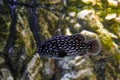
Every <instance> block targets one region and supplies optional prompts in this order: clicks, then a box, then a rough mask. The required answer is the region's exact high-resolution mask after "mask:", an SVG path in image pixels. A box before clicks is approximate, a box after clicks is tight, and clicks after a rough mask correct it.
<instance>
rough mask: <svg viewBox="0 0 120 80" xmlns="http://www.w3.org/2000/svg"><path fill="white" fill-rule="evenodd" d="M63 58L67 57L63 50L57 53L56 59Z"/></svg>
mask: <svg viewBox="0 0 120 80" xmlns="http://www.w3.org/2000/svg"><path fill="white" fill-rule="evenodd" d="M65 56H67V52H66V51H65V50H59V51H58V57H65Z"/></svg>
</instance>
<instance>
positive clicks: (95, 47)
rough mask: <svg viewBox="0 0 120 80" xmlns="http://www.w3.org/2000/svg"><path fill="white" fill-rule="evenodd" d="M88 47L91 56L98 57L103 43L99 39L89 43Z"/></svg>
mask: <svg viewBox="0 0 120 80" xmlns="http://www.w3.org/2000/svg"><path fill="white" fill-rule="evenodd" d="M87 46H88V53H90V55H97V54H99V53H100V51H101V43H100V40H99V39H98V38H96V39H94V40H90V41H88V42H87Z"/></svg>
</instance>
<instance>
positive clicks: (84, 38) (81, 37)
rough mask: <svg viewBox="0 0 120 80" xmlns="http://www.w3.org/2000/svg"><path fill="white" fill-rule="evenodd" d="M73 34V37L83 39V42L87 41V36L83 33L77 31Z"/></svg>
mask: <svg viewBox="0 0 120 80" xmlns="http://www.w3.org/2000/svg"><path fill="white" fill-rule="evenodd" d="M72 36H73V38H75V39H78V40H81V41H83V42H84V41H86V37H85V36H84V35H82V34H79V33H76V34H74V35H72Z"/></svg>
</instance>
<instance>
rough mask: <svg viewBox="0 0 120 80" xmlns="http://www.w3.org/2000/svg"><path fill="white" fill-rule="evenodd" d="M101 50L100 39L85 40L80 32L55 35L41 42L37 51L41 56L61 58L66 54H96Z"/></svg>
mask: <svg viewBox="0 0 120 80" xmlns="http://www.w3.org/2000/svg"><path fill="white" fill-rule="evenodd" d="M100 50H101V45H100V41H99V40H98V39H93V40H89V41H87V40H86V38H85V36H83V35H82V34H78V33H77V34H74V35H71V36H56V37H53V38H51V39H48V40H46V41H45V42H43V43H42V44H41V45H40V46H39V48H38V53H39V55H40V56H41V57H49V58H56V59H57V58H63V57H67V56H71V57H74V56H82V55H86V54H89V55H97V54H98V53H99V52H100Z"/></svg>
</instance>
